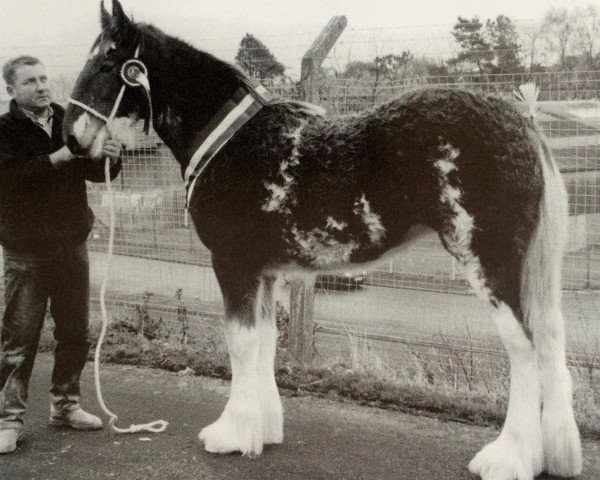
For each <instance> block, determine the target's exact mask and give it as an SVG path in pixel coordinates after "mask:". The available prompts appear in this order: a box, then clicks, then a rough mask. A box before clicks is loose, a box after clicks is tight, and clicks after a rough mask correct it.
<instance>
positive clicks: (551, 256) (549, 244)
mask: <svg viewBox="0 0 600 480" xmlns="http://www.w3.org/2000/svg"><path fill="white" fill-rule="evenodd" d="M535 136H536V137H537V139H539V140H538V141H539V163H540V166H541V170H542V176H543V180H544V189H543V192H542V196H541V200H540V204H539V218H538V223H537V226H536V228H535V231H534V233H533V236H532V237H531V239H530V242H529V246H528V249H527V254H526V256H525V261H524V263H523V269H522V272H521V311H522V314H523V323H524V325H525V327H526V329H527V330H529V331H530V332H533V334H534V335H535V332H536V330H538V329H539V328H541V327H542V325H540V322H558V321H561V320H560V319H561V318H562V317H561V316H560V315H558V316H557V315H548V313H549V310H550V309H553V308H560V304H561V268H562V260H563V256H564V252H565V247H566V244H567V238H568V223H569V216H568V195H567V191H566V188H565V184H564V181H563V179H562V176H561V174H560V171H559V170H558V166H557V164H556V162H555V161H554V158H553V157H552V154H551V152H550V149H549V148H548V146H547V144H546V142H545V140H544V138H543V135H542V133H541V132H540V130H539V127H537V125H536V127H535ZM536 143H537V142H536ZM543 328H550V329H552V330H555V329H560V328H562V326H560V325H545V326H544V327H543ZM538 331H539V330H538Z"/></svg>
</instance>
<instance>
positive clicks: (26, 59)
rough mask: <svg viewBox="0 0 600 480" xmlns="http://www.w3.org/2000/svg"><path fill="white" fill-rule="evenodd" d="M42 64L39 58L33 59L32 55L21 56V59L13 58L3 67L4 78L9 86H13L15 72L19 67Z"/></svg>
mask: <svg viewBox="0 0 600 480" xmlns="http://www.w3.org/2000/svg"><path fill="white" fill-rule="evenodd" d="M38 63H40V64H41V63H42V62H41V61H40V59H39V58H36V57H32V56H31V55H21V56H19V57H15V58H11V59H10V60H9V61H8V62H6V63H5V64H4V66H3V67H2V76H3V77H4V81H5V82H6V84H7V85H12V84H13V82H14V81H15V72H16V71H17V69H18V68H19V67H22V66H23V65H37V64H38Z"/></svg>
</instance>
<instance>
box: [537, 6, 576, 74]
mask: <svg viewBox="0 0 600 480" xmlns="http://www.w3.org/2000/svg"><path fill="white" fill-rule="evenodd" d="M542 31H543V34H544V38H545V39H546V42H547V45H548V48H549V49H550V50H551V51H553V52H556V53H557V54H558V63H559V65H560V67H561V68H567V55H568V52H569V46H570V43H571V42H572V40H573V36H574V31H575V25H574V21H573V17H572V16H571V15H569V12H568V11H567V9H566V8H552V9H550V10H549V11H548V13H546V16H545V17H544V22H543V24H542Z"/></svg>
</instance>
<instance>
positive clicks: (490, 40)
mask: <svg viewBox="0 0 600 480" xmlns="http://www.w3.org/2000/svg"><path fill="white" fill-rule="evenodd" d="M452 35H453V36H454V39H455V40H456V41H457V43H458V44H459V45H460V47H461V51H460V52H459V53H458V55H457V56H456V57H455V58H453V59H451V60H450V61H449V62H448V64H449V65H450V66H457V65H463V66H466V67H467V68H470V69H473V68H474V67H476V68H477V70H478V72H479V73H515V72H520V71H522V70H523V66H522V64H521V58H520V56H521V52H520V50H521V43H520V41H519V35H518V33H517V30H516V28H515V25H514V23H513V22H512V20H511V19H510V18H508V17H507V16H505V15H498V16H497V17H496V19H495V20H487V21H486V24H485V28H484V26H483V24H482V23H481V21H480V20H479V18H477V17H473V18H472V19H471V20H467V19H465V18H462V17H458V21H457V23H456V24H455V25H454V29H453V30H452Z"/></svg>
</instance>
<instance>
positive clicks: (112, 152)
mask: <svg viewBox="0 0 600 480" xmlns="http://www.w3.org/2000/svg"><path fill="white" fill-rule="evenodd" d="M121 148H122V144H121V142H119V141H117V140H114V139H112V138H107V139H106V140H105V141H104V145H103V146H102V158H105V157H109V158H110V159H111V160H116V159H117V158H119V157H120V156H121Z"/></svg>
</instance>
